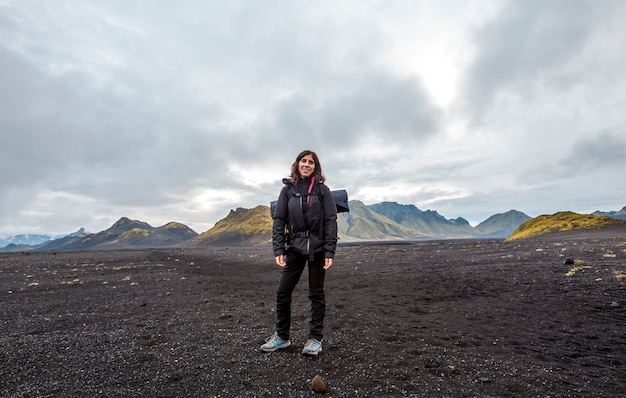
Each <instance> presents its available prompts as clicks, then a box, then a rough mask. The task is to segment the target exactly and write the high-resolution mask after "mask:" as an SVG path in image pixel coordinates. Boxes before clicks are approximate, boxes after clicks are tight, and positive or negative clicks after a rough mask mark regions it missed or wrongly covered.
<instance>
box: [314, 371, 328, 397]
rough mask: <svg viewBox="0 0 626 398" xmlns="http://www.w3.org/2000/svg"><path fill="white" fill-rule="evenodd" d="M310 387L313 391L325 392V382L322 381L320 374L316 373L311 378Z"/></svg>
mask: <svg viewBox="0 0 626 398" xmlns="http://www.w3.org/2000/svg"><path fill="white" fill-rule="evenodd" d="M311 387H312V388H313V391H315V392H318V393H324V392H326V383H324V380H323V379H322V377H321V376H320V375H316V376H315V377H314V378H313V381H311Z"/></svg>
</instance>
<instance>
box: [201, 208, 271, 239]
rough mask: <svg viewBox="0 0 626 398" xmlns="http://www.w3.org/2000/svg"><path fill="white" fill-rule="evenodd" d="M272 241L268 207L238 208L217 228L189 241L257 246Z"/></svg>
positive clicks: (216, 225) (216, 226) (220, 222)
mask: <svg viewBox="0 0 626 398" xmlns="http://www.w3.org/2000/svg"><path fill="white" fill-rule="evenodd" d="M271 240H272V218H271V216H270V208H269V207H268V206H262V205H260V206H257V207H255V208H254V209H244V208H241V207H239V208H237V209H236V210H231V211H230V213H229V214H228V216H226V218H224V219H222V220H220V221H218V222H217V223H216V224H215V226H214V227H213V228H211V229H209V230H208V231H206V232H203V233H202V234H200V235H198V236H197V237H195V238H193V239H191V240H190V241H189V243H190V244H192V245H208V244H218V245H233V244H236V245H255V244H263V243H270V242H271Z"/></svg>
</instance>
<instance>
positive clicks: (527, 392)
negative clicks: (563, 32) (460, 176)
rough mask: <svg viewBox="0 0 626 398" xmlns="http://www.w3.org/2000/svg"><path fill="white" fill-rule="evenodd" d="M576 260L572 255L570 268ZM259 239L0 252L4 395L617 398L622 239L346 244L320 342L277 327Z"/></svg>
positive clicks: (623, 296)
mask: <svg viewBox="0 0 626 398" xmlns="http://www.w3.org/2000/svg"><path fill="white" fill-rule="evenodd" d="M567 258H570V259H572V260H574V264H564V262H565V260H566V259H567ZM279 272H280V270H279V269H278V268H277V267H276V266H274V265H273V258H272V254H271V249H270V248H269V247H246V248H206V249H193V250H191V249H185V251H184V252H183V251H182V250H179V249H176V250H174V249H171V250H164V249H161V250H143V251H100V252H72V253H30V254H27V253H15V254H6V253H4V254H0V297H1V301H0V324H1V325H2V326H1V328H2V333H1V334H0V349H1V352H2V357H0V396H2V397H94V396H104V397H213V396H216V397H274V396H285V397H310V396H316V395H319V394H316V393H314V392H313V391H312V389H311V380H312V379H313V377H314V376H315V375H320V376H321V377H322V378H323V379H324V380H325V381H326V383H327V392H326V393H325V394H324V396H328V397H383V396H385V397H386V396H389V397H506V396H510V397H522V396H523V397H619V396H623V394H624V391H626V233H624V231H623V230H619V231H611V233H591V232H586V233H570V234H558V235H550V236H546V237H544V238H543V239H541V240H524V241H518V242H511V243H504V242H501V241H495V240H494V241H439V242H415V243H411V244H377V243H371V244H350V245H342V246H340V247H339V250H338V254H337V258H336V263H335V266H333V268H331V270H330V271H329V272H328V274H327V279H326V296H327V316H326V331H325V339H324V351H323V352H322V353H321V354H320V355H319V357H317V358H309V357H303V356H302V355H300V351H301V350H302V346H303V344H304V342H305V340H306V337H307V327H308V306H309V303H308V298H307V289H306V286H307V280H306V272H305V273H304V274H303V278H302V280H301V281H300V284H299V285H298V287H297V288H296V293H295V296H294V306H293V320H292V339H293V346H292V347H290V348H288V349H285V350H284V351H280V352H275V353H272V354H265V353H261V352H260V351H259V349H258V348H259V346H260V345H261V344H262V343H263V342H264V339H265V338H266V337H267V336H269V335H270V334H271V333H272V332H273V323H274V289H275V287H276V284H277V282H278V276H279Z"/></svg>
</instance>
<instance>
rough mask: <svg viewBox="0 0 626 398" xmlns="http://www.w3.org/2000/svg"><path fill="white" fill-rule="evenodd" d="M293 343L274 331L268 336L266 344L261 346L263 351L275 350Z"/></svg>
mask: <svg viewBox="0 0 626 398" xmlns="http://www.w3.org/2000/svg"><path fill="white" fill-rule="evenodd" d="M290 345H291V341H289V340H283V339H281V338H280V337H278V334H276V333H274V334H273V335H272V336H270V337H268V338H267V340H265V344H263V345H262V346H261V351H263V352H274V351H276V350H279V349H281V348H286V347H289V346H290Z"/></svg>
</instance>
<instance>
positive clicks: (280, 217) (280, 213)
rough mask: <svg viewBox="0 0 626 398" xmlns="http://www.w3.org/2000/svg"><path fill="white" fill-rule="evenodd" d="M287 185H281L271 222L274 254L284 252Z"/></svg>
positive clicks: (286, 219)
mask: <svg viewBox="0 0 626 398" xmlns="http://www.w3.org/2000/svg"><path fill="white" fill-rule="evenodd" d="M287 194H288V189H287V187H286V186H285V187H283V189H281V191H280V195H278V201H277V202H276V208H275V209H274V217H273V222H272V248H273V249H274V256H282V255H283V254H285V244H286V242H285V225H287V222H288V210H287V202H288V200H289V197H288V195H287Z"/></svg>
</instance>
